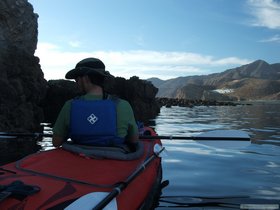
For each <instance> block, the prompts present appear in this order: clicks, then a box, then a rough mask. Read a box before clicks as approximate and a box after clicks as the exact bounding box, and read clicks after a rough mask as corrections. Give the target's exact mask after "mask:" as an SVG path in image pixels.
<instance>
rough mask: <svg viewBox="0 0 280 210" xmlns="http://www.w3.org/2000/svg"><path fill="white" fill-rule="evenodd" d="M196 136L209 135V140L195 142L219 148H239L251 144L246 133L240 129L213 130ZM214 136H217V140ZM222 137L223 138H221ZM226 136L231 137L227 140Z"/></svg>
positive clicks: (204, 136)
mask: <svg viewBox="0 0 280 210" xmlns="http://www.w3.org/2000/svg"><path fill="white" fill-rule="evenodd" d="M196 137H203V138H207V137H209V141H208V140H207V139H206V140H196V142H198V143H200V144H204V145H207V146H211V147H216V148H220V149H239V148H244V147H247V146H249V145H250V144H251V141H250V136H249V135H248V133H247V132H245V131H240V130H213V131H207V132H204V133H201V134H199V135H197V136H196ZM215 138H217V140H215ZM223 138H225V139H224V140H223ZM227 138H233V139H232V140H228V139H227ZM241 139H242V140H241ZM244 139H245V140H244ZM246 139H247V140H246Z"/></svg>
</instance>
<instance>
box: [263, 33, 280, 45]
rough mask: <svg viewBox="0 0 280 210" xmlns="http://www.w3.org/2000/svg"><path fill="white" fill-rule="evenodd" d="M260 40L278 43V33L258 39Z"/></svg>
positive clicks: (279, 38)
mask: <svg viewBox="0 0 280 210" xmlns="http://www.w3.org/2000/svg"><path fill="white" fill-rule="evenodd" d="M260 42H276V43H280V35H279V34H276V35H274V36H272V37H270V38H267V39H263V40H260Z"/></svg>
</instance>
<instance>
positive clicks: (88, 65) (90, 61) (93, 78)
mask: <svg viewBox="0 0 280 210" xmlns="http://www.w3.org/2000/svg"><path fill="white" fill-rule="evenodd" d="M108 75H109V72H107V71H105V65H104V63H103V62H102V61H101V60H99V59H97V58H86V59H83V60H81V61H80V62H78V63H77V65H76V67H75V68H74V69H72V70H70V71H68V72H67V73H66V75H65V78H66V79H75V80H76V81H77V80H78V79H80V78H83V77H86V78H88V79H89V80H90V82H91V83H92V84H94V85H98V86H100V87H102V88H103V86H104V79H105V77H106V76H108Z"/></svg>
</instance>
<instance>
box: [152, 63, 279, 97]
mask: <svg viewBox="0 0 280 210" xmlns="http://www.w3.org/2000/svg"><path fill="white" fill-rule="evenodd" d="M147 80H148V81H150V82H152V83H153V85H154V86H155V87H157V88H158V89H159V91H158V94H157V97H167V98H185V99H202V100H261V99H264V100H280V63H275V64H268V63H267V62H265V61H263V60H257V61H254V62H252V63H249V64H246V65H243V66H240V67H237V68H233V69H228V70H225V71H224V72H221V73H215V74H209V75H202V76H187V77H178V78H174V79H169V80H160V79H158V78H150V79H147Z"/></svg>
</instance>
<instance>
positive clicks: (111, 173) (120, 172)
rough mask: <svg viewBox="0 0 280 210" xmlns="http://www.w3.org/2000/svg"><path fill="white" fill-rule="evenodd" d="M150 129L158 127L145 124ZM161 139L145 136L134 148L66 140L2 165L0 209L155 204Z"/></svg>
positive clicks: (128, 208) (127, 208)
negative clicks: (55, 147) (96, 145)
mask: <svg viewBox="0 0 280 210" xmlns="http://www.w3.org/2000/svg"><path fill="white" fill-rule="evenodd" d="M146 129H147V130H149V131H150V132H151V134H152V135H156V134H155V132H154V131H153V130H152V129H150V128H146ZM155 145H161V142H160V140H159V139H157V140H148V139H146V140H141V141H140V142H139V143H138V144H137V147H136V148H135V151H133V152H128V151H127V150H126V149H124V148H104V147H103V148H98V147H96V148H92V147H88V146H77V145H71V144H67V145H64V146H63V148H59V149H53V150H49V151H44V152H39V153H36V154H32V155H29V156H27V157H25V158H23V159H21V160H19V161H17V162H14V163H10V164H7V165H4V166H2V167H1V168H0V209H1V210H4V209H9V210H19V209H26V210H33V209H34V210H35V209H49V210H55V209H69V210H71V209H77V208H78V209H79V210H82V209H95V207H96V209H98V208H97V206H98V205H99V204H100V203H101V202H102V201H104V200H106V196H107V197H108V195H109V194H110V193H112V192H114V191H118V193H117V194H118V195H116V196H113V198H112V199H110V200H109V201H107V203H109V204H108V205H107V204H106V207H105V208H104V209H106V208H107V209H118V210H134V209H151V208H152V206H153V205H154V203H153V201H154V200H155V199H156V198H157V196H158V195H159V191H160V183H161V178H162V177H161V158H160V157H158V156H157V155H156V154H155V152H154V146H155Z"/></svg>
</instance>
